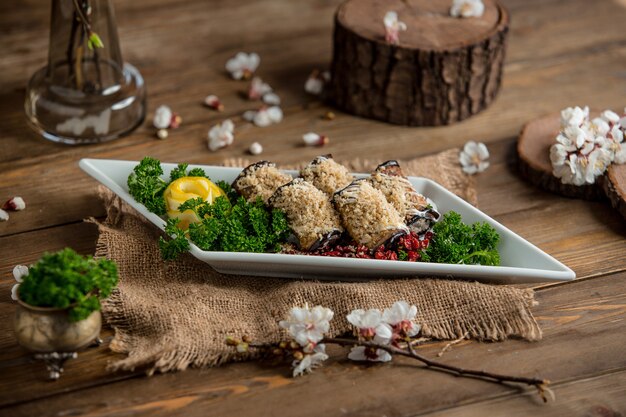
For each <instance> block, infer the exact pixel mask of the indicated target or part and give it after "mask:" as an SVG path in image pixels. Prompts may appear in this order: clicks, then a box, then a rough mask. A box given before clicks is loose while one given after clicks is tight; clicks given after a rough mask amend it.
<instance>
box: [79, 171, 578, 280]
mask: <svg viewBox="0 0 626 417" xmlns="http://www.w3.org/2000/svg"><path fill="white" fill-rule="evenodd" d="M138 163H139V162H137V161H118V160H107V159H82V160H81V161H80V164H79V165H80V167H81V168H82V169H83V170H84V171H85V172H87V173H88V174H89V175H91V176H92V177H94V178H95V179H96V180H98V181H100V182H101V183H102V184H104V185H105V186H107V187H108V188H110V189H111V190H112V191H113V192H114V193H115V194H117V195H118V196H120V197H121V198H122V199H123V200H124V201H126V202H127V203H128V204H130V205H131V206H132V207H133V208H135V209H136V210H137V211H138V212H140V213H141V214H142V215H143V216H145V217H146V218H147V219H148V220H150V221H151V222H152V223H154V224H155V225H156V226H157V227H159V228H160V229H161V230H163V229H164V227H165V221H164V220H163V219H162V218H161V217H159V216H157V215H156V214H154V213H150V212H149V211H148V210H147V209H146V208H145V207H144V206H143V205H142V204H140V203H138V202H136V201H135V199H134V198H133V197H132V196H131V195H130V194H129V193H128V187H127V185H126V180H127V178H128V175H129V174H130V173H131V171H132V170H133V168H134V167H135V166H136V165H137V164H138ZM161 165H162V166H163V170H164V173H165V178H168V177H169V173H170V171H171V170H172V169H173V168H175V167H176V164H166V163H163V164H161ZM196 167H198V168H202V169H204V171H205V172H206V173H207V175H208V176H209V177H210V178H211V179H212V180H213V181H219V180H222V181H226V182H228V183H232V181H233V180H234V179H235V177H236V176H237V175H238V174H239V173H240V172H241V168H225V167H217V166H205V165H190V168H196ZM285 172H286V173H288V174H290V175H292V176H296V175H297V172H296V171H285ZM355 176H356V177H366V176H367V175H366V174H355ZM409 180H410V181H411V183H412V184H413V186H414V187H415V189H416V190H417V191H418V192H420V193H421V194H423V195H425V196H427V197H428V198H430V199H431V200H432V201H434V202H435V204H436V205H437V208H438V210H439V211H440V212H441V213H442V214H443V213H446V212H448V211H450V210H454V211H456V212H458V213H460V214H461V216H462V217H463V221H464V222H465V223H474V222H488V223H489V224H491V225H492V226H493V227H494V228H495V229H496V230H497V231H498V233H499V234H500V237H501V238H500V245H499V247H498V250H499V251H500V257H501V266H482V265H456V264H437V263H427V262H402V261H384V260H376V259H356V258H332V257H326V256H307V255H284V254H276V253H237V252H210V251H203V250H201V249H199V248H198V247H196V246H195V245H194V244H191V254H192V255H193V256H195V257H196V258H198V259H200V260H202V261H204V262H206V263H207V264H209V265H211V267H213V268H214V269H215V270H216V271H219V272H221V273H224V274H245V275H258V276H271V277H286V278H309V279H332V280H342V281H366V280H369V279H376V278H381V277H389V278H391V277H410V276H431V277H432V276H442V277H454V278H464V279H470V280H478V281H483V282H500V283H508V284H513V283H524V282H542V281H568V280H572V279H574V278H576V274H575V273H574V271H572V270H571V269H569V268H568V267H566V266H565V265H563V264H562V263H560V262H559V261H557V260H556V259H554V258H553V257H551V256H550V255H548V254H546V253H545V252H543V251H542V250H540V249H539V248H537V247H536V246H534V245H532V244H531V243H529V242H527V241H526V240H524V239H522V238H521V237H520V236H518V235H516V234H515V233H513V232H512V231H510V230H509V229H507V228H506V227H504V226H502V225H501V224H500V223H498V222H496V221H495V220H493V219H492V218H490V217H489V216H487V215H486V214H484V213H482V212H481V211H480V210H478V209H477V208H475V207H473V206H472V205H470V204H468V203H467V202H466V201H464V200H463V199H461V198H459V197H457V196H456V195H454V194H453V193H451V192H450V191H448V190H446V189H445V188H443V187H442V186H441V185H439V184H437V183H436V182H434V181H431V180H429V179H426V178H417V177H409Z"/></svg>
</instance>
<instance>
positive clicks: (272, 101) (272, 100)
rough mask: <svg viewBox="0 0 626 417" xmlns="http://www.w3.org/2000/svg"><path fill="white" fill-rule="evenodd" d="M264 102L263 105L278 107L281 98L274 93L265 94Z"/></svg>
mask: <svg viewBox="0 0 626 417" xmlns="http://www.w3.org/2000/svg"><path fill="white" fill-rule="evenodd" d="M262 100H263V103H265V104H269V105H270V106H278V105H279V104H280V97H279V96H278V94H276V93H274V92H271V93H266V94H263V98H262Z"/></svg>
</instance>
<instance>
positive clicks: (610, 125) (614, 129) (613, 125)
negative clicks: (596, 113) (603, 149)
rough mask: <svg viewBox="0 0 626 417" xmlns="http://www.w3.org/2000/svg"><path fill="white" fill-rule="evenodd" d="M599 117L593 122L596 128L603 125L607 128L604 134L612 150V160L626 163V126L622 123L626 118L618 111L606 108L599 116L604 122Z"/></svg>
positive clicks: (603, 127)
mask: <svg viewBox="0 0 626 417" xmlns="http://www.w3.org/2000/svg"><path fill="white" fill-rule="evenodd" d="M597 119H598V118H596V119H594V120H593V124H594V125H595V126H596V128H598V127H597V126H601V127H602V129H604V130H606V132H605V133H604V136H605V137H606V139H607V147H608V149H609V150H610V151H611V152H612V162H614V163H616V164H623V163H626V143H624V131H625V130H626V126H625V125H623V124H622V121H626V118H620V117H619V115H618V114H617V113H615V112H613V111H611V110H605V111H603V112H602V114H601V115H600V118H599V119H600V120H602V121H603V122H604V123H600V122H599V121H598V120H597Z"/></svg>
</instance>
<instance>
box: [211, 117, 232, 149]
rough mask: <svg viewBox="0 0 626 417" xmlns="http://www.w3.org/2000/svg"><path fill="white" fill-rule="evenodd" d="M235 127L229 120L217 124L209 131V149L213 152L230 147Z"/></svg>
mask: <svg viewBox="0 0 626 417" xmlns="http://www.w3.org/2000/svg"><path fill="white" fill-rule="evenodd" d="M234 130H235V125H234V123H233V122H232V121H231V120H230V119H226V120H224V121H223V122H222V123H218V124H216V125H215V126H213V127H212V128H211V129H210V130H209V135H208V139H209V143H208V144H209V149H210V150H211V151H213V152H215V151H217V150H218V149H220V148H224V147H226V146H228V145H231V144H232V143H233V141H234V140H235V135H234Z"/></svg>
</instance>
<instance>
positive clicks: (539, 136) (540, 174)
mask: <svg viewBox="0 0 626 417" xmlns="http://www.w3.org/2000/svg"><path fill="white" fill-rule="evenodd" d="M560 120H561V119H560V114H559V113H554V114H550V115H548V116H545V117H541V118H539V119H535V120H532V121H530V122H528V123H527V124H526V125H525V126H524V128H523V129H522V132H521V133H520V136H519V139H518V140H517V156H518V158H517V159H518V168H519V171H520V173H521V174H522V176H523V177H524V178H526V179H527V180H528V181H530V182H531V183H533V184H535V185H537V186H539V187H540V188H543V189H544V190H547V191H550V192H553V193H556V194H560V195H563V196H566V197H575V198H583V199H586V200H602V199H604V198H605V195H604V192H603V190H602V186H601V184H602V182H603V177H600V178H597V179H596V184H588V185H581V186H577V185H572V184H563V183H562V182H561V180H560V179H559V178H557V177H555V176H554V175H552V163H551V162H550V146H552V145H553V144H554V143H556V141H555V138H556V136H557V134H558V133H559V130H560Z"/></svg>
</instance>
